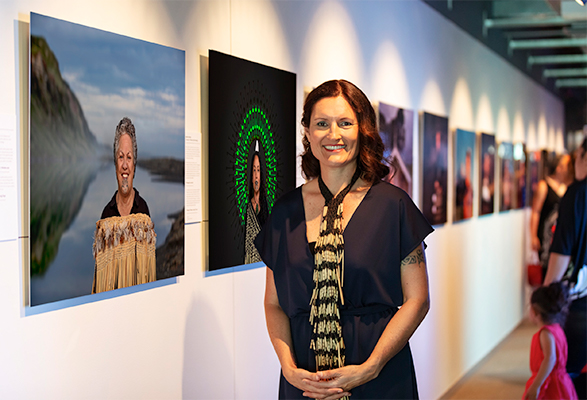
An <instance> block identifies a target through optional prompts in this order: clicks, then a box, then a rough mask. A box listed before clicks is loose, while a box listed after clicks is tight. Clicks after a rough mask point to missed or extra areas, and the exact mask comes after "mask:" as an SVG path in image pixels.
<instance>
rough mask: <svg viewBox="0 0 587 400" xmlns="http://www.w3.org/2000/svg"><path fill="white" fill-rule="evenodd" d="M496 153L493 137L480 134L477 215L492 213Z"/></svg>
mask: <svg viewBox="0 0 587 400" xmlns="http://www.w3.org/2000/svg"><path fill="white" fill-rule="evenodd" d="M496 153H497V150H496V147H495V136H494V135H490V134H487V133H482V134H481V144H480V146H479V164H480V168H479V173H480V177H479V186H480V190H479V194H480V196H479V203H480V204H479V215H486V214H492V213H493V212H494V201H495V155H496Z"/></svg>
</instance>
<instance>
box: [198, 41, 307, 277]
mask: <svg viewBox="0 0 587 400" xmlns="http://www.w3.org/2000/svg"><path fill="white" fill-rule="evenodd" d="M209 56H210V60H209V70H210V80H209V96H210V98H209V100H210V101H209V107H210V108H209V121H210V122H209V160H210V166H209V176H208V178H209V182H210V185H209V203H208V204H209V220H210V222H209V265H208V269H209V270H210V271H215V270H220V269H223V268H227V267H235V266H239V265H243V264H254V263H260V262H261V258H260V256H259V254H258V252H257V249H256V248H255V246H254V243H253V241H254V239H255V238H256V236H257V234H258V233H259V231H260V230H261V228H262V227H263V225H264V223H265V221H266V220H267V218H268V217H269V214H270V213H271V209H272V207H273V204H275V201H276V200H277V199H278V198H279V197H280V196H281V195H282V194H284V193H287V192H288V191H290V190H292V189H294V188H295V183H296V180H295V171H296V165H295V163H296V140H297V139H298V138H299V137H300V135H299V133H298V132H296V75H295V74H293V73H291V72H287V71H283V70H279V69H276V68H272V67H268V66H265V65H261V64H257V63H254V62H251V61H247V60H243V59H241V58H237V57H233V56H230V55H227V54H223V53H219V52H217V51H210V52H209ZM260 265H262V264H260Z"/></svg>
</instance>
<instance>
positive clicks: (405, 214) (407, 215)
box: [399, 194, 434, 260]
mask: <svg viewBox="0 0 587 400" xmlns="http://www.w3.org/2000/svg"><path fill="white" fill-rule="evenodd" d="M399 214H400V258H401V259H402V260H403V259H404V258H406V257H407V256H408V255H409V254H410V253H411V252H412V251H414V249H415V248H416V247H418V246H419V245H420V243H422V242H423V241H424V239H425V238H426V237H427V236H428V235H429V234H431V233H432V232H434V228H432V226H431V225H430V224H429V223H428V221H427V220H426V217H424V215H423V214H422V212H421V211H420V210H419V209H418V207H416V205H415V204H414V202H413V201H412V199H411V198H410V197H409V196H408V195H407V194H405V195H404V196H402V197H401V198H400V199H399Z"/></svg>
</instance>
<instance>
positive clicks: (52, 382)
mask: <svg viewBox="0 0 587 400" xmlns="http://www.w3.org/2000/svg"><path fill="white" fill-rule="evenodd" d="M31 11H32V12H36V13H40V14H44V15H48V16H51V17H55V18H59V19H64V20H67V21H71V22H76V23H79V24H83V25H87V26H90V27H95V28H99V29H102V30H106V31H110V32H114V33H118V34H123V35H127V36H131V37H134V38H138V39H142V40H147V41H151V42H155V43H159V44H163V45H166V46H171V47H175V48H179V49H183V50H185V51H186V102H185V105H186V130H187V131H189V132H196V133H197V132H203V133H204V134H203V137H202V139H203V142H204V145H205V143H206V135H207V121H206V113H207V94H206V93H207V82H206V75H207V70H206V57H207V54H208V49H214V50H218V51H221V52H224V53H228V54H232V55H235V56H238V57H242V58H246V59H249V60H252V61H256V62H259V63H263V64H266V65H270V66H273V67H277V68H280V69H284V70H288V71H291V72H295V73H296V74H297V112H298V116H300V117H301V108H302V97H303V90H304V88H310V87H314V86H317V85H318V84H320V83H321V82H323V81H325V80H328V79H333V78H345V79H348V80H351V81H353V82H354V83H356V84H357V85H358V86H359V87H361V88H362V89H363V90H364V91H365V93H366V94H367V95H368V96H369V98H370V99H371V100H372V101H373V102H374V103H375V102H378V101H383V102H386V103H389V104H393V105H396V106H401V107H406V108H410V109H413V110H416V111H420V110H423V111H428V112H431V113H435V114H439V115H444V116H448V117H449V124H450V127H451V129H454V128H462V129H467V130H475V131H478V132H481V131H482V132H487V133H494V134H495V135H496V138H497V140H498V141H515V142H525V143H526V144H527V147H528V149H529V150H534V149H539V148H548V149H550V150H557V151H562V150H563V139H562V132H563V119H564V110H563V105H562V102H561V101H560V100H559V99H558V98H556V97H555V96H553V95H552V94H550V93H549V92H547V91H545V90H544V89H542V88H541V87H540V86H538V85H537V84H535V83H534V82H533V81H531V80H529V79H528V78H526V77H525V76H524V75H523V74H522V73H520V72H519V71H517V70H516V69H514V68H513V67H511V66H510V65H509V64H508V63H507V62H506V61H505V60H503V59H501V58H500V57H498V56H497V55H495V54H494V53H492V52H491V51H490V50H488V49H487V48H486V47H484V46H483V45H481V44H480V43H479V42H477V41H476V40H474V39H472V38H471V37H469V36H468V35H467V34H466V33H464V32H463V31H461V30H460V29H459V28H458V27H456V26H455V25H454V24H452V23H451V22H449V21H448V20H446V19H445V18H444V17H442V16H440V15H439V14H438V13H436V12H435V11H434V10H432V9H431V8H429V7H428V6H427V5H425V4H424V3H423V2H421V1H418V0H406V1H401V0H396V1H360V2H358V1H308V0H302V1H288V0H279V1H261V0H259V1H254V0H225V1H224V0H204V1H182V0H168V1H158V0H116V1H114V0H112V1H106V0H83V1H79V0H77V1H62V0H38V1H35V0H1V1H0V55H1V56H0V116H1V117H2V118H4V119H10V118H13V119H14V120H15V121H16V130H15V133H14V134H15V135H16V141H17V143H18V144H19V149H23V148H25V146H23V145H22V144H23V141H25V140H26V135H27V127H26V121H27V118H28V117H27V112H28V105H27V102H28V95H27V94H26V93H27V87H26V85H27V82H28V81H27V80H28V76H27V68H28V65H27V62H28V61H27V57H28V53H27V51H28V49H27V47H26V46H27V45H28V22H29V13H30V12H31ZM298 119H299V118H298ZM113 129H114V127H113ZM297 130H298V131H299V132H300V137H301V128H300V126H299V125H298V127H297ZM414 133H416V132H414ZM204 147H205V146H204ZM297 151H298V153H299V152H300V151H301V143H298V149H297ZM17 156H18V165H19V174H21V175H19V176H18V179H19V180H20V181H24V180H26V175H25V172H26V170H25V169H23V167H24V166H25V164H26V158H25V157H23V154H21V153H20V152H18V153H17ZM203 156H204V161H205V160H206V155H205V154H204V155H203ZM417 160H418V159H417V158H416V160H415V161H416V164H417ZM451 171H452V169H449V173H450V172H451ZM203 172H204V173H203V174H202V176H204V177H205V176H206V169H205V166H204V171H203ZM418 172H419V171H418V168H417V167H416V171H415V173H416V177H417V175H418ZM418 182H419V180H418V179H417V178H416V187H417V185H418ZM298 183H302V178H301V176H300V177H298ZM451 185H452V177H450V175H449V188H450V187H451ZM203 187H204V190H205V189H206V187H207V182H205V181H204V182H203ZM14 195H15V196H17V197H18V198H19V201H18V204H17V205H15V206H4V207H3V208H0V214H2V215H8V216H12V215H15V216H16V218H12V220H14V221H15V222H14V224H16V225H17V226H16V227H15V231H18V236H15V237H14V238H12V239H10V240H7V241H3V242H0V398H7V399H21V398H22V399H38V398H43V399H78V398H87V399H106V398H109V399H150V398H153V399H162V398H165V399H180V398H186V399H273V398H276V396H277V384H278V375H279V364H278V361H277V358H276V357H275V355H274V353H273V350H272V347H271V344H270V342H269V338H268V335H267V333H266V330H265V322H264V314H263V305H262V301H263V291H264V285H265V282H264V279H265V271H264V269H263V268H256V269H249V270H239V271H234V272H232V273H225V274H216V275H210V274H206V273H205V268H206V267H205V257H206V256H205V252H206V248H205V237H206V236H205V232H206V230H207V222H206V220H207V215H206V213H204V222H203V223H197V224H190V225H187V226H186V230H185V240H186V245H185V248H186V254H185V276H181V277H179V278H177V279H171V280H167V281H165V282H160V283H157V284H153V285H152V286H148V287H149V288H150V289H149V290H142V289H141V288H134V289H132V290H121V291H117V292H114V293H109V294H107V295H103V296H101V297H100V296H87V297H84V298H80V299H74V300H68V301H62V302H58V303H55V304H50V305H46V306H39V307H34V308H32V309H31V308H28V307H26V306H25V302H26V301H25V299H26V297H27V293H26V285H25V283H26V279H25V272H24V266H23V265H24V262H25V256H24V255H25V252H26V251H27V250H26V246H27V238H26V233H27V232H28V228H26V226H25V225H26V219H25V218H24V217H23V213H24V212H25V210H26V208H25V207H26V198H27V196H28V193H27V191H26V188H22V187H19V188H15V189H14ZM417 196H418V193H416V196H415V197H416V198H417ZM475 196H478V193H476V194H475ZM204 197H205V196H204ZM452 200H453V195H452V193H451V192H450V191H449V203H451V201H452ZM476 200H478V199H477V197H476ZM475 204H476V205H475V212H474V215H475V217H474V218H473V219H472V220H469V221H466V222H461V223H458V224H453V223H448V224H446V225H445V226H440V227H437V229H436V232H434V233H433V234H432V235H431V236H430V237H429V239H428V240H427V244H428V249H427V258H428V268H429V275H430V287H431V310H430V313H429V314H428V316H427V318H426V319H425V321H424V322H423V324H422V325H421V327H420V328H419V329H418V331H417V332H416V334H415V336H414V337H413V339H412V348H413V352H414V358H415V364H416V372H417V376H418V383H419V388H420V397H421V398H423V399H434V398H438V397H439V396H441V395H442V394H443V393H444V392H445V391H446V390H448V389H449V388H450V387H451V385H453V384H454V383H455V382H456V381H457V380H458V379H459V378H461V377H462V376H463V375H464V374H465V373H467V372H468V371H469V370H470V368H471V367H473V366H474V365H475V364H476V363H477V362H479V361H480V360H481V359H482V358H483V357H484V356H485V355H487V354H488V352H489V351H490V350H491V349H492V348H494V347H495V346H496V345H497V344H498V343H499V342H500V341H501V340H502V339H503V338H504V337H505V336H506V335H507V334H508V333H510V332H511V331H512V330H513V329H514V328H515V327H516V326H517V324H518V323H519V322H520V321H521V319H522V318H523V315H524V296H525V286H524V285H525V284H524V282H525V276H524V271H523V261H524V249H525V246H526V243H525V239H524V238H525V234H524V232H525V226H526V225H527V223H528V220H527V216H526V212H525V211H524V210H516V211H510V212H506V213H500V214H497V213H496V214H492V215H490V216H484V217H478V216H476V215H478V206H477V201H476V203H475ZM0 220H2V219H1V218H0ZM7 220H9V219H7ZM451 220H452V212H451V211H450V208H449V221H451Z"/></svg>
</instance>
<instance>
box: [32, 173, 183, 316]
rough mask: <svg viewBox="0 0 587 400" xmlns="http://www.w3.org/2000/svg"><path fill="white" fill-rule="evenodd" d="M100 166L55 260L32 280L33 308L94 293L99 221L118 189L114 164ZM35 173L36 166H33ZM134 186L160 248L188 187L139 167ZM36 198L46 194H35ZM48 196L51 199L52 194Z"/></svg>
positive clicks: (63, 237)
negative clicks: (157, 178)
mask: <svg viewBox="0 0 587 400" xmlns="http://www.w3.org/2000/svg"><path fill="white" fill-rule="evenodd" d="M96 167H97V172H96V174H95V176H91V177H90V178H88V179H92V178H93V180H91V181H90V182H89V185H88V188H87V191H86V193H85V194H84V195H83V200H82V203H81V207H80V209H79V212H78V213H77V215H76V216H75V217H74V219H73V220H72V222H71V224H70V225H69V227H67V229H66V230H65V231H64V232H63V235H62V236H61V238H60V240H59V247H58V250H57V255H56V256H55V259H54V260H53V261H51V263H50V264H49V266H48V267H47V269H46V270H45V272H44V273H43V274H39V275H34V276H32V277H31V280H30V293H31V305H33V306H34V305H39V304H44V303H50V302H54V301H58V300H64V299H69V298H73V297H78V296H84V295H87V294H90V293H91V291H92V282H93V276H94V258H93V256H92V244H93V238H94V230H95V229H96V221H98V220H99V219H100V215H101V214H102V210H103V209H104V206H105V205H106V204H107V203H108V202H109V201H110V199H111V198H112V196H113V195H114V192H115V191H116V189H117V184H116V175H115V171H114V164H113V163H108V164H106V165H102V166H96ZM61 172H62V171H61ZM78 172H79V171H78ZM32 173H33V167H31V174H32ZM71 173H72V174H75V173H76V171H75V168H72V172H71ZM92 175H93V174H92ZM61 180H62V181H63V179H61ZM133 185H134V187H135V188H136V189H137V190H138V191H139V193H140V195H141V197H142V198H143V199H145V201H146V202H147V205H148V206H149V211H150V213H151V219H152V221H153V223H154V224H155V233H156V234H157V246H160V245H162V244H163V243H164V242H165V238H166V237H167V234H168V233H169V230H170V228H171V224H172V223H173V220H172V219H170V218H168V215H169V214H174V213H176V212H178V211H180V210H181V209H183V207H184V185H183V184H181V183H170V182H159V181H155V180H152V176H151V175H150V174H149V172H148V171H147V170H143V169H141V168H139V167H137V169H136V174H135V179H134V183H133ZM49 186H51V185H49ZM35 195H41V196H42V195H43V194H38V193H35ZM46 195H47V196H49V195H50V193H47V194H46ZM31 196H33V192H31ZM31 203H32V201H31ZM31 207H32V205H31Z"/></svg>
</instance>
